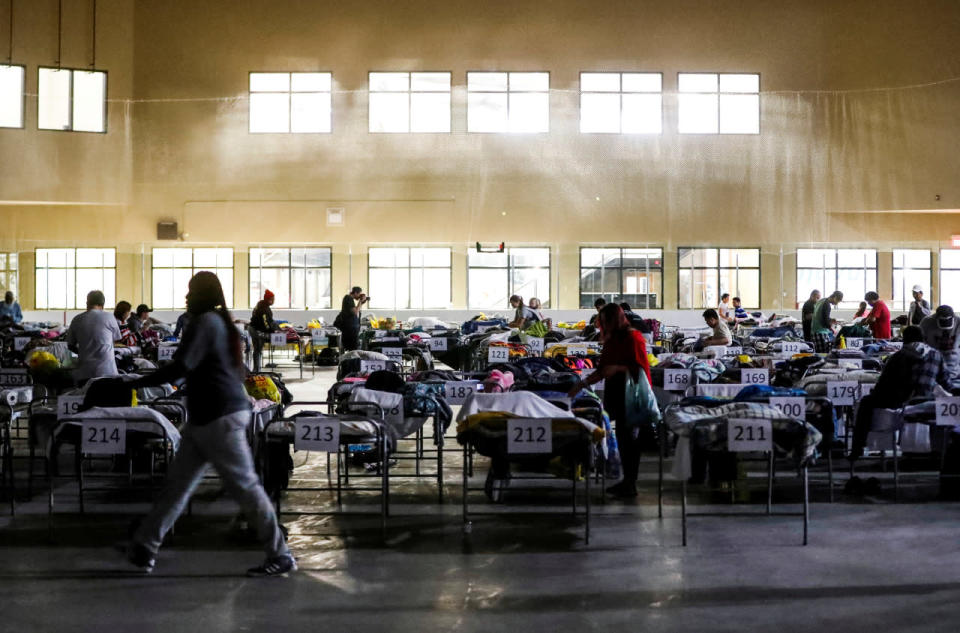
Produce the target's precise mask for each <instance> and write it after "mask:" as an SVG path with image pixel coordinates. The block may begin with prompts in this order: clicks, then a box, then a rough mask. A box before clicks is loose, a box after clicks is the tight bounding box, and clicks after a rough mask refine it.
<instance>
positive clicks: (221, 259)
mask: <svg viewBox="0 0 960 633" xmlns="http://www.w3.org/2000/svg"><path fill="white" fill-rule="evenodd" d="M217 267H218V268H230V269H231V270H232V269H233V249H232V248H218V249H217Z"/></svg>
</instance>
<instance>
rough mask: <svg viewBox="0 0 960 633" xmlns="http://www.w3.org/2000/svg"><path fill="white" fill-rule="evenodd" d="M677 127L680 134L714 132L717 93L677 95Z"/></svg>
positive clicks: (716, 123)
mask: <svg viewBox="0 0 960 633" xmlns="http://www.w3.org/2000/svg"><path fill="white" fill-rule="evenodd" d="M679 101H680V111H679V120H680V124H679V129H680V133H681V134H716V133H717V129H718V120H717V95H712V94H681V95H679Z"/></svg>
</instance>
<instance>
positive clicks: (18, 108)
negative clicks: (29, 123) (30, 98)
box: [0, 64, 24, 127]
mask: <svg viewBox="0 0 960 633" xmlns="http://www.w3.org/2000/svg"><path fill="white" fill-rule="evenodd" d="M23 86H24V72H23V66H6V65H3V64H0V127H23Z"/></svg>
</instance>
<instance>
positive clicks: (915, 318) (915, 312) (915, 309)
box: [907, 284, 933, 325]
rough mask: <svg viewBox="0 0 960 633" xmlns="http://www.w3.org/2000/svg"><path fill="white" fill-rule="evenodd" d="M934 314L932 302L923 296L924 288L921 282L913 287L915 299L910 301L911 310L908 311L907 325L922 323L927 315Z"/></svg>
mask: <svg viewBox="0 0 960 633" xmlns="http://www.w3.org/2000/svg"><path fill="white" fill-rule="evenodd" d="M931 314H933V310H931V309H930V303H929V302H928V301H927V300H926V299H924V298H923V288H922V287H921V286H920V284H917V285H916V286H914V287H913V301H911V302H910V311H909V312H907V325H920V322H921V321H923V319H924V318H925V317H928V316H930V315H931Z"/></svg>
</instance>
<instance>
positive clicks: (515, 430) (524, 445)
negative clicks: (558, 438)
mask: <svg viewBox="0 0 960 633" xmlns="http://www.w3.org/2000/svg"><path fill="white" fill-rule="evenodd" d="M552 452H553V422H552V421H551V420H538V419H533V418H531V419H528V418H515V419H512V420H507V453H508V454H511V455H512V454H529V453H552Z"/></svg>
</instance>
